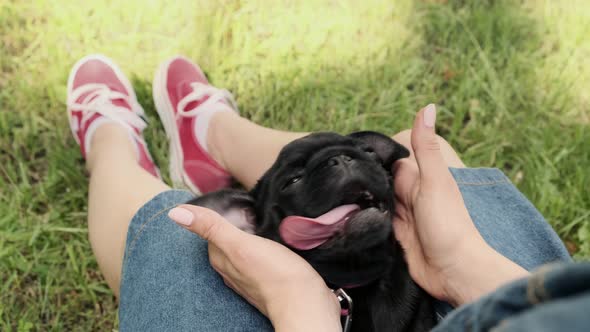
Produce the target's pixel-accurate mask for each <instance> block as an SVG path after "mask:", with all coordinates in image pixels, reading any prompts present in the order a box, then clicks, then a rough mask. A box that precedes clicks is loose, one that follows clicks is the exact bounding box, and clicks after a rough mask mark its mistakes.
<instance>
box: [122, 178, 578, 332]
mask: <svg viewBox="0 0 590 332" xmlns="http://www.w3.org/2000/svg"><path fill="white" fill-rule="evenodd" d="M451 173H452V174H453V176H454V178H455V180H456V181H457V183H458V185H459V188H460V190H461V193H462V195H463V199H464V201H465V204H466V206H467V208H468V210H469V213H470V215H471V217H472V218H473V220H474V223H475V224H476V226H477V228H478V229H479V231H480V232H481V233H482V236H483V237H484V239H485V240H486V241H487V242H488V243H490V245H491V246H492V247H494V248H495V249H496V250H498V251H499V252H500V253H502V254H504V255H505V256H507V257H508V258H510V259H512V260H513V261H515V262H517V263H518V264H520V265H521V266H523V267H525V268H526V269H529V270H530V269H533V268H535V267H538V266H540V265H542V264H545V263H547V262H552V261H556V260H566V261H567V260H570V258H569V255H568V253H567V251H566V249H565V247H564V246H563V244H562V243H561V241H560V240H559V237H558V236H557V234H555V232H554V231H553V229H552V228H551V227H550V226H549V225H548V224H547V222H546V221H545V219H543V217H542V216H541V215H540V214H539V212H538V211H537V210H536V209H535V208H534V207H533V205H532V204H531V203H530V202H529V201H528V200H527V199H526V198H525V197H524V196H523V195H522V194H521V193H520V192H519V191H518V190H517V189H516V188H515V187H514V186H513V185H512V184H511V183H510V181H509V180H508V178H507V177H506V176H505V175H504V174H503V173H502V172H500V171H499V170H497V169H470V168H466V169H451ZM190 198H192V195H191V194H190V193H188V192H186V191H177V190H171V191H167V192H164V193H161V194H160V195H158V196H156V197H154V198H153V199H152V200H151V201H150V202H148V203H147V204H146V205H145V206H143V207H142V208H141V209H140V210H139V211H138V212H137V214H136V215H135V216H134V217H133V220H132V221H131V224H130V226H129V232H128V235H127V244H126V250H125V258H124V262H123V275H122V280H121V296H120V307H119V320H120V329H121V331H123V332H124V331H189V330H191V331H238V330H239V331H266V330H271V329H272V326H271V325H270V323H269V321H268V320H267V319H266V318H265V317H263V316H262V315H261V314H260V313H259V312H258V311H256V309H255V308H253V307H252V306H250V305H249V304H248V303H247V302H245V301H244V300H243V299H242V298H240V297H239V296H238V295H237V294H235V293H234V292H233V291H231V290H230V289H229V288H227V287H226V286H225V284H224V283H223V281H222V280H221V278H220V277H219V276H218V275H217V274H216V273H215V271H214V270H213V269H212V268H211V267H210V265H209V260H208V257H207V245H206V242H205V241H203V240H202V239H200V238H199V237H198V236H196V235H194V234H192V233H190V232H188V231H186V230H184V229H182V228H181V227H179V226H177V225H176V224H175V223H174V222H172V221H171V220H170V219H168V217H167V212H168V210H169V209H171V208H172V207H174V206H175V205H177V204H181V203H184V202H186V201H188V200H189V199H190ZM451 309H452V308H451V307H450V306H448V305H446V304H443V303H439V305H438V306H437V311H438V312H439V313H440V314H441V317H442V316H443V315H444V314H446V313H447V312H448V311H450V310H451Z"/></svg>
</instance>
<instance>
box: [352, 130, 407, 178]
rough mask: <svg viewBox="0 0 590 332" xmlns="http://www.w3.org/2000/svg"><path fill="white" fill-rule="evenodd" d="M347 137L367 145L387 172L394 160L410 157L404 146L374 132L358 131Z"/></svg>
mask: <svg viewBox="0 0 590 332" xmlns="http://www.w3.org/2000/svg"><path fill="white" fill-rule="evenodd" d="M348 136H349V137H352V138H355V139H358V140H361V141H363V142H364V143H365V144H367V145H369V146H370V147H371V148H372V149H373V151H375V153H376V154H377V155H378V156H379V158H380V159H381V162H382V164H383V167H385V169H386V170H387V171H390V170H391V166H392V165H393V163H394V162H395V161H396V160H398V159H401V158H406V157H408V156H409V155H410V151H408V149H406V147H405V146H403V145H401V144H399V143H398V142H396V141H394V140H393V139H391V138H390V137H388V136H385V135H383V134H381V133H377V132H374V131H359V132H356V133H352V134H350V135H348Z"/></svg>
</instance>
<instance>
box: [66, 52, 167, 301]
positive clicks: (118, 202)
mask: <svg viewBox="0 0 590 332" xmlns="http://www.w3.org/2000/svg"><path fill="white" fill-rule="evenodd" d="M67 93H68V97H67V114H68V119H69V122H70V127H71V129H72V133H73V134H74V138H75V139H76V141H77V142H78V143H79V144H80V149H81V152H82V155H83V156H84V157H85V158H86V161H87V168H88V170H89V172H90V186H89V193H88V229H89V238H90V243H91V245H92V249H93V251H94V254H95V255H96V259H97V261H98V264H99V267H100V269H101V271H102V273H103V275H104V277H105V279H106V281H107V283H108V284H109V286H110V287H111V289H112V290H113V292H114V293H115V294H118V293H119V283H120V278H121V277H120V276H121V264H122V261H123V252H124V248H125V237H126V234H127V227H128V226H129V221H130V220H131V218H132V217H133V215H134V214H135V212H136V211H137V210H138V209H139V208H140V207H141V206H142V205H143V204H144V203H146V202H147V201H148V200H150V199H151V198H152V197H153V196H155V195H156V194H158V193H159V192H161V191H164V190H166V189H168V187H167V186H166V185H165V184H164V183H163V182H162V181H160V180H159V173H158V169H157V167H156V166H155V165H154V163H153V161H152V158H151V156H150V154H149V151H148V149H147V146H146V143H145V141H144V139H143V137H142V136H141V132H142V130H143V129H144V128H145V122H144V121H143V120H142V119H141V115H142V114H143V110H142V109H141V106H139V104H138V103H137V100H136V97H135V93H134V91H133V87H132V86H131V83H130V82H129V80H128V79H127V78H126V77H125V75H124V74H123V73H122V71H121V70H120V69H119V68H118V67H117V65H116V64H114V63H113V61H112V60H110V59H108V58H106V57H104V56H102V55H89V56H86V57H84V58H82V59H80V60H79V61H78V62H77V63H76V64H75V65H74V67H73V68H72V71H71V72H70V75H69V78H68V89H67Z"/></svg>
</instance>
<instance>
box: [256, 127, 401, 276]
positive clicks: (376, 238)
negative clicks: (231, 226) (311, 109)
mask: <svg viewBox="0 0 590 332" xmlns="http://www.w3.org/2000/svg"><path fill="white" fill-rule="evenodd" d="M408 155H409V152H408V150H407V149H406V148H405V147H403V146H402V145H400V144H398V143H397V142H395V141H393V140H392V139H390V138H389V137H387V136H384V135H382V134H379V133H375V132H358V133H354V134H351V135H348V136H341V135H338V134H334V133H316V134H311V135H309V136H306V137H303V138H301V139H298V140H295V141H293V142H291V143H290V144H288V145H287V146H285V147H284V148H283V150H282V151H281V153H280V155H279V157H278V158H277V160H276V162H275V164H274V165H273V166H272V167H271V168H270V169H269V170H268V171H267V172H266V173H265V174H264V176H263V177H262V178H261V179H260V180H259V182H258V184H257V185H256V187H255V188H254V189H253V190H252V192H251V193H250V194H251V195H252V196H253V198H254V211H255V215H256V224H255V229H256V233H257V234H259V235H261V236H264V237H267V238H270V239H273V240H275V241H278V242H281V243H283V244H285V245H287V246H289V247H291V248H292V249H293V250H295V251H296V252H297V253H298V254H300V255H301V256H302V257H304V258H305V259H306V260H308V261H309V262H310V263H311V264H312V266H314V268H316V270H317V271H318V272H319V273H320V274H321V275H322V277H324V278H325V279H326V280H327V281H328V282H329V283H331V284H334V285H338V286H347V285H348V286H350V285H356V284H363V283H366V282H369V281H371V280H374V279H376V278H378V277H379V276H380V275H381V274H383V273H384V272H385V271H386V269H387V267H388V265H389V263H391V260H392V259H393V257H392V252H391V250H392V243H391V236H392V224H391V220H392V214H393V210H394V206H393V204H394V202H393V188H392V174H391V166H392V164H393V162H394V161H395V160H397V159H399V158H404V157H407V156H408Z"/></svg>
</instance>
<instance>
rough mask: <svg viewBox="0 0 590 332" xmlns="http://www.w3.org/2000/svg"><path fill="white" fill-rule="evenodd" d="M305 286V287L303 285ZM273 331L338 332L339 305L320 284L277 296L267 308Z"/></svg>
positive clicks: (332, 295) (329, 291) (325, 287)
mask: <svg viewBox="0 0 590 332" xmlns="http://www.w3.org/2000/svg"><path fill="white" fill-rule="evenodd" d="M304 287H305V286H304ZM268 314H269V315H268V316H269V319H270V320H271V322H272V325H273V327H274V328H275V331H341V330H342V327H341V325H340V303H339V302H338V299H337V298H336V296H335V295H334V294H333V293H332V291H331V290H330V289H329V288H328V287H327V286H326V285H325V284H324V285H323V286H321V287H320V286H318V287H305V289H300V290H299V292H294V293H293V294H292V295H288V294H277V296H276V298H275V300H274V301H272V302H271V304H270V306H269V308H268Z"/></svg>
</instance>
